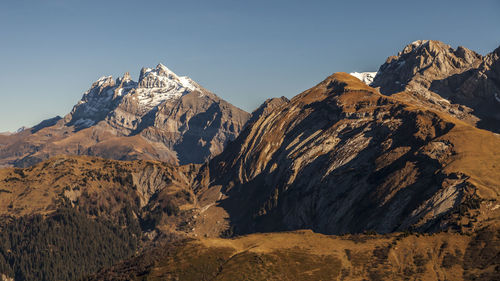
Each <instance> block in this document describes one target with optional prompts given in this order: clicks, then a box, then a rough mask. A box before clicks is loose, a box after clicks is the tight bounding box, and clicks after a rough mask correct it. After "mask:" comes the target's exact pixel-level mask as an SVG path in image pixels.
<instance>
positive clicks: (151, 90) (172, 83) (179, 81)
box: [133, 63, 201, 108]
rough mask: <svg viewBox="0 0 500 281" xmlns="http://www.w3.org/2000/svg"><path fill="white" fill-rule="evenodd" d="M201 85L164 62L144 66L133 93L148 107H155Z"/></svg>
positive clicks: (197, 88)
mask: <svg viewBox="0 0 500 281" xmlns="http://www.w3.org/2000/svg"><path fill="white" fill-rule="evenodd" d="M194 90H201V89H200V88H199V86H198V85H197V84H196V83H195V82H194V81H193V80H191V79H190V78H189V77H186V76H181V77H180V76H178V75H177V74H175V73H174V72H173V71H172V70H170V69H168V68H167V67H166V66H165V65H163V64H161V63H160V64H158V65H157V66H156V68H142V70H141V74H140V76H139V83H138V85H137V89H136V90H135V93H134V94H133V95H134V96H135V97H136V98H137V100H138V101H139V103H140V104H141V105H143V106H145V107H146V108H153V107H155V106H158V105H159V104H161V103H162V102H164V101H166V100H169V99H177V98H179V97H181V96H183V95H185V94H187V93H190V92H192V91H194Z"/></svg>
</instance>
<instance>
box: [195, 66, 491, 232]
mask: <svg viewBox="0 0 500 281" xmlns="http://www.w3.org/2000/svg"><path fill="white" fill-rule="evenodd" d="M476 142H480V145H479V144H478V143H476ZM498 147H500V138H499V137H498V136H497V135H495V134H494V133H491V132H487V131H484V130H479V129H477V128H475V127H473V126H470V125H467V124H466V123H464V122H461V121H458V120H457V119H455V118H454V117H452V116H451V115H449V114H444V113H442V112H440V111H436V110H433V109H431V108H429V107H424V106H416V105H415V104H414V103H413V100H412V96H411V94H405V93H401V94H399V95H397V96H393V97H388V96H384V95H382V94H380V93H379V92H378V91H377V90H376V89H373V88H371V87H369V86H367V85H365V84H364V83H363V82H362V81H360V80H358V79H356V78H354V77H352V76H350V75H348V74H345V73H338V74H334V75H332V76H330V77H328V78H327V79H326V80H324V81H323V82H321V83H320V84H318V85H317V86H315V87H313V88H311V89H310V90H307V91H305V92H304V93H302V94H300V95H298V96H296V97H294V98H293V99H292V100H291V101H289V102H282V103H281V105H280V106H276V107H274V109H272V110H270V111H269V112H268V113H267V114H261V115H260V117H258V118H257V119H256V120H255V121H253V122H250V123H249V125H248V126H247V127H246V128H245V129H244V130H243V131H242V133H241V134H240V136H239V137H238V138H237V139H236V140H235V141H234V142H232V143H230V144H229V145H228V147H227V148H226V149H225V150H224V152H223V153H222V154H220V155H219V156H217V157H215V158H214V159H213V160H211V161H210V163H209V164H206V165H205V166H204V167H203V168H202V169H201V172H200V175H201V176H200V177H199V179H200V180H199V183H198V186H195V190H196V192H197V194H198V196H199V198H200V200H199V202H202V203H203V202H205V205H206V207H205V208H203V209H202V210H203V220H200V221H199V222H198V223H199V225H200V228H201V227H202V225H203V222H204V221H210V220H212V221H219V220H221V221H224V220H225V221H228V222H230V223H229V225H227V227H226V229H221V232H223V233H224V231H226V233H227V232H229V233H239V234H241V233H251V232H255V231H257V232H260V231H264V232H265V231H281V230H293V229H305V228H308V229H313V230H314V231H317V232H322V233H328V234H339V233H352V232H362V231H366V230H375V231H377V232H392V231H401V230H405V229H418V230H422V231H436V230H441V229H448V228H463V227H464V226H463V223H464V221H462V218H461V215H460V214H459V213H457V212H459V210H462V215H463V214H464V213H468V214H471V215H470V216H471V217H474V216H475V215H474V212H475V211H474V210H476V209H481V208H484V210H488V208H489V207H488V206H490V205H491V204H490V203H488V204H489V205H488V204H486V203H485V204H482V203H480V202H486V201H487V200H493V201H495V202H496V200H497V196H496V194H497V192H498V183H500V178H499V175H498V173H497V172H495V167H498V166H497V165H499V164H500V159H499V158H498V155H497V154H498V153H496V152H494V153H491V152H492V151H498ZM473 155H474V156H473ZM480 159H482V160H480ZM472 163H474V164H472ZM479 171H482V172H479ZM484 179H487V181H486V182H484V181H483V180H484ZM488 194H489V195H488ZM479 195H481V196H483V197H481V198H480V197H479ZM210 198H212V199H210ZM485 198H486V199H485ZM210 200H212V201H210ZM482 200H484V201H482ZM492 204H493V205H495V203H492ZM487 205H488V206H487ZM467 206H468V207H467ZM490 207H491V206H490ZM472 209H474V210H472ZM485 212H486V213H488V212H489V211H485ZM490 215H491V214H490ZM497 215H498V213H496V215H495V216H497ZM471 220H472V219H471ZM476 222H477V220H476ZM470 227H475V224H474V223H472V222H471V225H470ZM199 234H202V233H199ZM210 235H212V234H210Z"/></svg>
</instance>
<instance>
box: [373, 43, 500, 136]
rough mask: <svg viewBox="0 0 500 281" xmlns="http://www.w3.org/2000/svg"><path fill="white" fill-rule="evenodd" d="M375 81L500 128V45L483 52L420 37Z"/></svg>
mask: <svg viewBox="0 0 500 281" xmlns="http://www.w3.org/2000/svg"><path fill="white" fill-rule="evenodd" d="M371 85H372V86H373V87H379V88H380V91H381V93H383V94H387V95H392V94H395V93H398V92H401V91H406V92H408V93H410V94H411V95H412V96H413V103H417V104H425V105H426V106H428V107H432V108H433V109H437V110H440V111H443V112H446V113H448V114H452V115H453V116H455V117H457V118H459V119H462V120H464V121H466V122H469V123H471V124H477V126H478V127H480V128H483V129H487V130H491V131H494V132H497V133H498V132H500V125H499V124H500V48H497V49H496V50H494V51H493V52H491V53H489V54H487V55H486V56H482V55H480V54H478V53H476V52H474V51H471V50H469V49H467V48H465V47H462V46H459V47H457V48H456V49H453V48H452V47H450V46H449V45H447V44H444V43H442V42H439V41H434V40H418V41H415V42H413V43H411V44H409V45H408V46H406V47H405V48H404V49H403V50H402V51H401V52H399V53H398V54H397V55H396V56H391V57H389V58H388V59H387V61H386V62H385V63H384V64H383V65H382V66H380V69H379V71H378V72H377V75H376V77H375V78H374V80H373V82H372V84H371Z"/></svg>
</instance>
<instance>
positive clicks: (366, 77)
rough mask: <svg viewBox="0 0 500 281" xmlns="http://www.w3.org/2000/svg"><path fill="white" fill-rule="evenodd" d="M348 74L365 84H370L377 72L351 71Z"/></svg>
mask: <svg viewBox="0 0 500 281" xmlns="http://www.w3.org/2000/svg"><path fill="white" fill-rule="evenodd" d="M349 74H351V75H352V76H354V77H356V78H358V79H359V80H361V81H363V82H364V83H365V84H366V85H370V84H371V83H372V82H373V79H374V78H375V76H376V75H377V72H351V73H349Z"/></svg>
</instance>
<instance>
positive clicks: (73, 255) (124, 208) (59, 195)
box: [0, 156, 198, 280]
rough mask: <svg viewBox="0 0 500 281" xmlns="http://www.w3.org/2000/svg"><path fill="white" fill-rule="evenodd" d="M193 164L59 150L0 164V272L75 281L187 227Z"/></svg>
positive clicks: (192, 211)
mask: <svg viewBox="0 0 500 281" xmlns="http://www.w3.org/2000/svg"><path fill="white" fill-rule="evenodd" d="M197 170H198V169H197V166H196V165H186V166H182V167H172V166H169V165H167V164H165V163H160V162H154V161H131V162H122V161H115V160H105V159H101V158H95V157H87V156H60V157H55V158H52V159H50V160H47V161H44V162H42V163H39V164H37V165H34V166H31V167H29V168H23V169H21V168H5V169H1V170H0V276H1V274H2V273H3V274H6V275H7V276H10V277H15V280H78V279H79V278H80V277H83V276H85V275H88V274H90V273H93V272H96V271H97V270H98V269H100V268H102V267H103V266H111V265H112V264H114V263H116V262H118V261H119V260H122V259H125V258H129V257H130V256H132V255H133V254H134V253H136V252H137V251H140V250H141V249H142V248H144V247H149V246H150V245H151V244H152V243H153V244H154V243H156V242H155V241H157V240H164V239H170V238H171V237H176V236H178V235H184V234H185V233H186V232H189V231H190V227H189V221H190V220H191V218H192V216H193V214H196V212H197V211H196V210H197V209H196V207H197V200H196V197H195V195H194V194H193V192H192V190H191V185H192V182H193V180H194V178H195V176H196V173H197Z"/></svg>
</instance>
